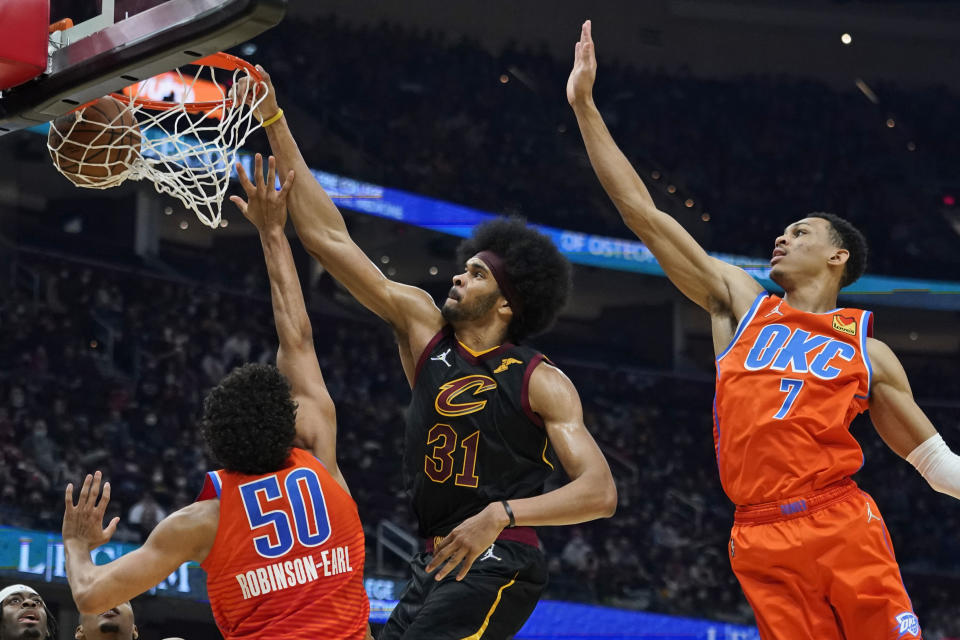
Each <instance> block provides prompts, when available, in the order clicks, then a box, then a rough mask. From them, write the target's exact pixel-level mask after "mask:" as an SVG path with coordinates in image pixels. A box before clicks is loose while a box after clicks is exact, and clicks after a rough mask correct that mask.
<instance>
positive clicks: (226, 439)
mask: <svg viewBox="0 0 960 640" xmlns="http://www.w3.org/2000/svg"><path fill="white" fill-rule="evenodd" d="M262 169H263V167H262V159H261V158H260V156H259V155H258V156H257V160H256V166H255V172H256V183H257V184H256V186H254V185H253V184H251V183H250V181H249V179H248V178H247V176H246V174H245V173H244V172H243V170H242V169H239V172H240V179H241V184H242V185H243V187H244V189H245V190H246V192H247V196H248V198H249V203H245V202H244V201H243V200H241V199H240V198H238V197H236V196H234V197H233V198H232V200H233V201H234V202H236V203H237V205H238V206H239V207H240V208H241V210H242V211H243V213H244V215H245V216H246V217H247V218H248V219H249V220H250V221H251V222H253V224H254V225H255V226H256V227H257V230H258V231H259V232H260V240H261V244H262V245H263V251H264V256H265V258H266V263H267V273H268V275H269V278H270V292H271V297H272V299H273V314H274V320H275V322H276V327H277V335H278V337H279V339H280V349H279V351H278V352H277V367H276V368H274V367H270V366H266V365H244V366H242V367H238V368H237V369H235V370H234V371H232V372H231V373H230V374H229V375H227V376H226V377H225V378H224V379H223V381H222V382H221V383H220V385H219V386H217V387H216V388H215V389H213V390H212V391H210V393H209V394H208V396H207V398H206V400H205V402H204V414H203V420H202V433H203V437H204V440H205V441H206V444H207V447H208V448H209V450H210V453H212V454H213V456H214V458H216V459H217V460H218V461H219V462H220V463H221V464H223V466H224V468H223V469H221V470H219V471H211V472H210V473H209V474H207V477H206V484H205V485H204V489H203V491H202V492H201V494H200V497H199V499H198V500H197V502H195V503H194V504H192V505H190V506H187V507H184V508H183V509H180V510H179V511H177V512H176V513H173V514H171V515H170V516H169V517H167V518H165V519H164V520H163V521H162V522H160V523H159V524H158V525H157V526H156V528H155V529H154V530H153V532H152V533H151V534H150V537H149V538H148V539H147V541H146V542H145V543H144V545H143V546H142V547H140V548H138V549H136V550H134V551H132V552H130V553H129V554H127V555H125V556H122V557H120V558H118V559H117V560H114V561H113V562H109V563H107V564H104V565H99V566H95V565H94V564H93V563H92V562H91V560H90V551H91V550H92V549H94V548H96V547H97V546H99V545H101V544H104V543H105V542H107V541H108V540H109V539H110V536H111V535H112V534H113V532H114V531H115V530H116V526H117V521H118V520H119V519H118V518H115V519H114V520H113V521H111V522H110V524H109V525H108V526H107V528H106V529H101V527H102V526H103V514H104V510H105V509H106V506H107V503H108V502H109V499H110V485H109V483H107V484H106V485H104V489H103V496H102V497H100V499H99V502H98V497H99V494H100V480H101V478H100V472H99V471H98V472H97V473H96V474H95V475H94V476H93V477H91V476H87V477H86V479H85V480H84V483H83V487H82V489H81V491H80V498H79V504H78V505H76V506H75V505H74V503H73V485H68V486H67V490H66V496H65V499H66V511H65V513H64V518H63V540H64V549H65V551H66V565H67V579H68V581H69V583H70V588H71V590H72V591H73V597H74V600H75V602H76V604H77V608H78V609H79V610H80V612H81V613H84V614H88V613H89V614H97V613H100V612H102V611H106V610H108V609H109V608H110V607H114V606H116V605H118V604H120V603H121V602H124V601H126V600H129V599H130V598H133V597H134V596H136V595H139V594H140V593H143V592H144V591H146V590H147V589H150V588H151V587H153V586H154V585H156V584H158V583H159V582H160V581H162V580H164V579H165V578H166V577H167V576H169V575H170V574H171V573H173V572H174V571H175V570H176V569H177V567H179V566H180V565H181V564H182V563H184V562H187V561H189V560H193V561H196V562H199V563H200V565H201V567H203V569H204V570H205V571H206V573H207V593H208V595H209V597H210V608H211V609H212V610H213V615H214V618H215V620H216V622H217V626H218V627H219V629H220V632H221V633H222V634H223V636H224V637H225V638H226V639H227V640H239V639H244V640H253V639H254V638H265V637H271V638H302V639H303V640H316V638H330V639H340V640H361V639H362V638H364V637H365V636H367V633H368V623H367V619H368V617H369V608H370V605H369V603H368V601H367V596H366V593H365V591H364V588H363V563H364V539H363V529H362V527H361V525H360V518H359V516H358V515H357V508H356V505H355V504H354V502H353V499H352V498H351V497H350V494H349V492H348V490H347V486H346V483H345V481H344V479H343V476H342V475H341V474H340V471H339V469H338V467H337V458H336V416H335V412H334V407H333V403H332V402H331V400H330V396H329V394H328V393H327V388H326V386H325V385H324V381H323V376H322V375H321V373H320V366H319V364H318V362H317V356H316V353H315V352H314V347H313V334H312V330H311V327H310V319H309V317H308V316H307V310H306V306H305V305H304V301H303V294H302V292H301V290H300V282H299V280H298V278H297V272H296V267H295V266H294V262H293V255H292V254H291V252H290V245H289V244H288V243H287V239H286V236H284V234H283V227H284V223H285V221H286V196H287V194H288V193H289V191H290V185H291V183H292V182H293V174H292V173H290V174H289V175H288V177H287V180H286V182H285V184H284V185H283V188H282V190H280V191H279V192H277V191H275V190H274V189H273V184H274V161H273V158H271V159H270V173H269V177H268V182H267V183H264V180H263V171H262ZM266 184H269V185H270V187H267V186H266ZM278 369H279V370H278ZM288 381H289V382H288Z"/></svg>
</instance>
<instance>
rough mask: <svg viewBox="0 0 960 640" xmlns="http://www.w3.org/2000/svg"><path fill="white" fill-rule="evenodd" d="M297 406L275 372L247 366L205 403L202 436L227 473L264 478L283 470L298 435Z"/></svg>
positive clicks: (287, 385)
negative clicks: (264, 474)
mask: <svg viewBox="0 0 960 640" xmlns="http://www.w3.org/2000/svg"><path fill="white" fill-rule="evenodd" d="M296 417H297V405H296V403H295V402H294V401H293V397H292V395H291V392H290V383H289V382H287V379H286V378H284V377H283V374H281V373H280V372H279V371H278V370H277V368H276V367H274V366H271V365H265V364H245V365H243V366H241V367H237V368H236V369H234V370H233V371H231V372H230V373H229V374H227V375H226V376H225V377H224V378H223V380H221V381H220V384H219V385H217V386H216V387H214V388H213V389H211V390H210V392H209V393H208V394H207V397H206V398H205V399H204V401H203V417H202V419H201V421H200V434H201V436H202V438H203V441H204V443H205V444H206V446H207V450H208V451H209V452H210V454H211V455H212V456H213V457H214V458H215V459H216V460H217V462H218V463H219V464H221V465H223V467H224V468H225V469H227V470H228V471H236V472H239V473H245V474H250V475H260V474H263V473H270V472H271V471H276V470H277V469H279V468H280V467H281V466H283V463H284V461H285V460H286V459H287V457H288V456H289V455H290V449H291V448H292V447H293V439H294V436H295V434H296V429H295V424H296Z"/></svg>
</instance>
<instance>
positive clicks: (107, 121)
mask: <svg viewBox="0 0 960 640" xmlns="http://www.w3.org/2000/svg"><path fill="white" fill-rule="evenodd" d="M47 148H48V149H49V150H50V156H51V157H52V158H53V163H54V165H56V167H57V169H58V170H59V171H60V173H62V174H63V175H65V176H66V177H67V178H68V179H69V180H70V181H71V182H73V183H74V184H76V185H77V186H80V187H106V186H115V185H117V184H119V183H120V182H122V179H121V180H113V179H115V178H118V177H119V176H121V175H122V174H123V173H124V172H125V171H126V170H127V168H128V166H129V164H130V163H131V162H133V161H134V159H136V158H137V156H138V155H139V154H140V129H139V128H138V127H137V121H136V118H134V116H133V114H132V113H131V111H130V110H129V109H127V108H126V105H124V104H123V103H122V102H120V101H119V100H117V99H116V98H112V97H110V96H106V97H104V98H100V99H99V100H97V101H96V102H94V103H93V104H90V105H88V106H86V107H84V108H83V109H81V110H79V111H75V112H73V113H69V114H67V115H65V116H61V117H59V118H57V119H56V120H54V121H53V122H52V123H51V124H50V132H49V133H48V134H47Z"/></svg>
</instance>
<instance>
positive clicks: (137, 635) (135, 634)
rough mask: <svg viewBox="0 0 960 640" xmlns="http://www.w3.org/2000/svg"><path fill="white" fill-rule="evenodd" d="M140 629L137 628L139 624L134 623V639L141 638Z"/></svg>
mask: <svg viewBox="0 0 960 640" xmlns="http://www.w3.org/2000/svg"><path fill="white" fill-rule="evenodd" d="M139 638H140V631H139V630H138V629H137V625H133V640H139Z"/></svg>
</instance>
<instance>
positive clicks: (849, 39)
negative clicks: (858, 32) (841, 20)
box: [840, 33, 853, 44]
mask: <svg viewBox="0 0 960 640" xmlns="http://www.w3.org/2000/svg"><path fill="white" fill-rule="evenodd" d="M840 42H842V43H843V44H853V36H851V35H850V34H849V33H844V34H843V35H841V36H840Z"/></svg>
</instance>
